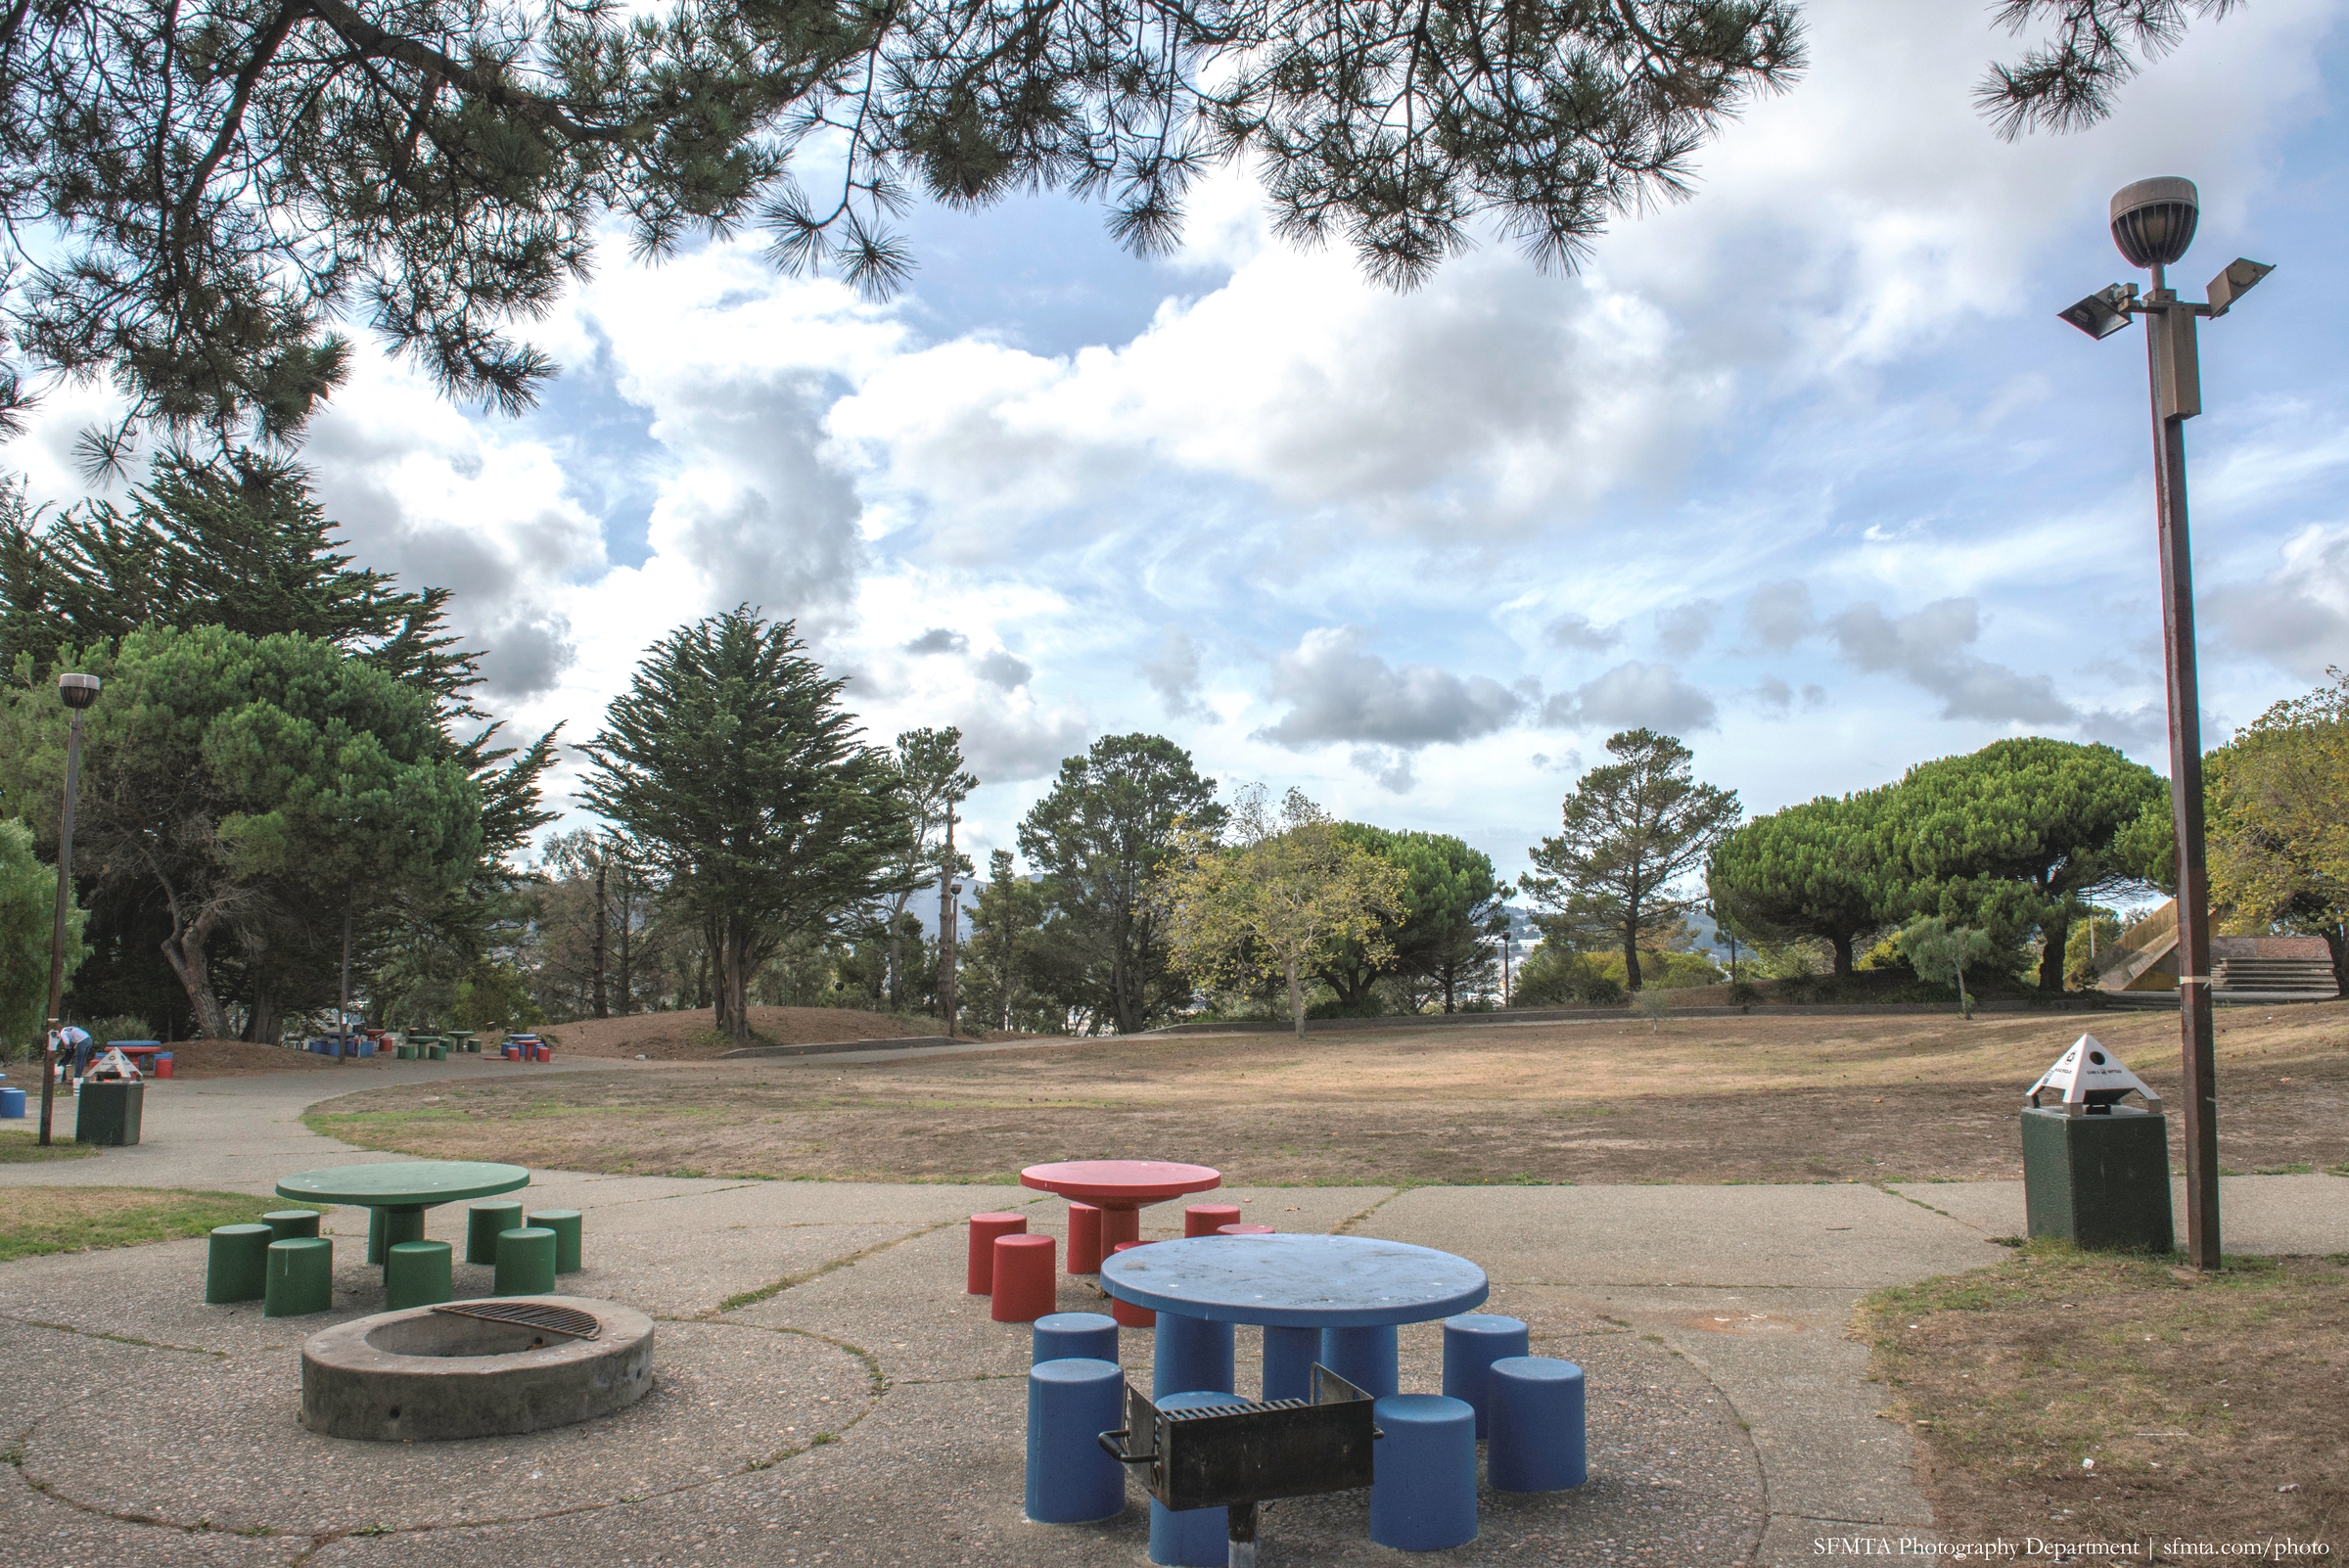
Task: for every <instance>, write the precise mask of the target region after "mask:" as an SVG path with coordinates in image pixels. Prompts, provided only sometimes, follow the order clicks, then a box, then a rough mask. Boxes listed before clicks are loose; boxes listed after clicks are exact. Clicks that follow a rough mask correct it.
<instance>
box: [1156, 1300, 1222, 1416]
mask: <svg viewBox="0 0 2349 1568" xmlns="http://www.w3.org/2000/svg"><path fill="white" fill-rule="evenodd" d="M1231 1376H1232V1373H1231V1325H1230V1324H1229V1323H1211V1322H1209V1321H1208V1320H1207V1319H1206V1318H1204V1317H1185V1316H1183V1315H1182V1314H1180V1313H1170V1312H1165V1311H1161V1312H1160V1313H1159V1314H1158V1333H1157V1336H1156V1338H1155V1339H1153V1341H1152V1342H1151V1346H1150V1397H1151V1398H1152V1399H1153V1400H1157V1399H1161V1398H1163V1397H1164V1396H1166V1395H1169V1394H1182V1393H1192V1394H1195V1393H1198V1392H1200V1391H1202V1390H1207V1391H1212V1392H1214V1393H1218V1394H1229V1393H1230V1392H1231V1391H1232V1383H1231Z"/></svg>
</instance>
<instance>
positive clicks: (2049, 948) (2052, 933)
mask: <svg viewBox="0 0 2349 1568" xmlns="http://www.w3.org/2000/svg"><path fill="white" fill-rule="evenodd" d="M2071 938H2072V923H2071V921H2070V920H2068V919H2056V920H2050V921H2049V922H2048V923H2047V924H2046V925H2044V926H2041V927H2040V928H2039V989H2040V990H2042V991H2061V990H2063V949H2064V946H2065V945H2066V944H2068V943H2069V942H2070V941H2071Z"/></svg>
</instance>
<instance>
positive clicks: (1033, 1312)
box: [987, 1233, 1060, 1323]
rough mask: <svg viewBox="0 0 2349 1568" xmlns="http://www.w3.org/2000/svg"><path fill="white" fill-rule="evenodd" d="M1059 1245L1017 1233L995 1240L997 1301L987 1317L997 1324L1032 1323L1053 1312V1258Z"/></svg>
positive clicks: (1041, 1238)
mask: <svg viewBox="0 0 2349 1568" xmlns="http://www.w3.org/2000/svg"><path fill="white" fill-rule="evenodd" d="M1059 1245H1060V1244H1059V1243H1058V1242H1056V1241H1054V1240H1053V1239H1052V1238H1051V1237H1050V1236H1031V1235H1027V1234H1024V1233H1014V1234H1012V1235H1007V1236H997V1237H996V1238H995V1280H994V1284H995V1299H994V1301H993V1302H992V1304H990V1306H989V1308H988V1313H987V1314H988V1315H989V1316H990V1317H992V1318H993V1319H994V1320H995V1321H996V1322H998V1323H1033V1322H1035V1321H1036V1319H1037V1318H1039V1317H1042V1316H1044V1315H1045V1314H1048V1313H1050V1312H1051V1311H1052V1307H1053V1291H1054V1288H1055V1286H1056V1285H1057V1283H1058V1281H1057V1280H1056V1279H1055V1278H1054V1276H1053V1271H1052V1254H1053V1253H1054V1252H1056V1251H1058V1250H1059Z"/></svg>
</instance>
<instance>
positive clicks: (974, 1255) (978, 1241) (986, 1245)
mask: <svg viewBox="0 0 2349 1568" xmlns="http://www.w3.org/2000/svg"><path fill="white" fill-rule="evenodd" d="M1027 1228H1028V1217H1027V1216H1026V1215H1024V1214H975V1215H973V1216H971V1262H970V1268H969V1270H968V1273H969V1277H968V1278H967V1279H966V1280H965V1281H964V1283H963V1287H962V1288H963V1291H964V1293H965V1294H966V1295H972V1296H989V1295H992V1294H993V1293H994V1289H995V1238H996V1237H997V1236H1016V1235H1018V1234H1020V1233H1021V1232H1022V1231H1024V1230H1026V1229H1027Z"/></svg>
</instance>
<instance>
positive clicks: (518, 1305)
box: [433, 1301, 603, 1339]
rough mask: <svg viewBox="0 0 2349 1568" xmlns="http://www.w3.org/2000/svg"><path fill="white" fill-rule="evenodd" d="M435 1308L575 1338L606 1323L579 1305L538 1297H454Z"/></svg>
mask: <svg viewBox="0 0 2349 1568" xmlns="http://www.w3.org/2000/svg"><path fill="white" fill-rule="evenodd" d="M433 1311H435V1312H437V1313H447V1314H450V1315H451V1316H455V1317H486V1318H488V1319H489V1320H490V1321H491V1322H497V1323H519V1324H521V1325H522V1326H523V1327H525V1328H543V1329H546V1330H548V1331H549V1332H552V1333H557V1334H568V1335H570V1336H571V1337H572V1338H573V1339H593V1338H595V1336H596V1335H597V1334H599V1333H601V1332H603V1325H602V1324H601V1323H598V1322H597V1321H596V1320H595V1314H593V1313H583V1312H580V1311H579V1310H578V1309H577V1308H576V1307H550V1306H548V1305H547V1304H546V1303H544V1302H535V1301H452V1302H445V1303H443V1304H441V1305H440V1306H438V1307H435V1308H434V1309H433Z"/></svg>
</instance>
